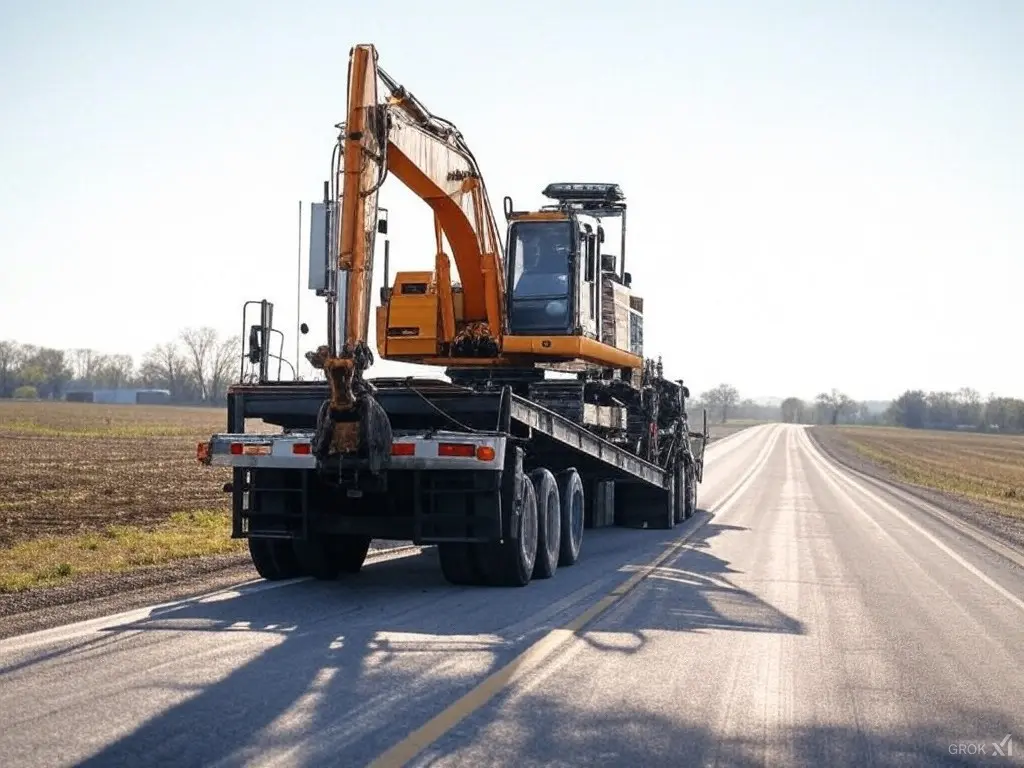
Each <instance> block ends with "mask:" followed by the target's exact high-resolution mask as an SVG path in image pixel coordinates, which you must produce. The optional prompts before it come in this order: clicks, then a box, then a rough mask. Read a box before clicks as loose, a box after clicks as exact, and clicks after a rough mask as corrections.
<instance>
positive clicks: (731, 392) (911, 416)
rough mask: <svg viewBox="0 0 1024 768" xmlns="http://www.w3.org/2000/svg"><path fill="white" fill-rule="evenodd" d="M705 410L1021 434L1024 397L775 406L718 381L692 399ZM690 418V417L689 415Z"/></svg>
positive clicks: (796, 401)
mask: <svg viewBox="0 0 1024 768" xmlns="http://www.w3.org/2000/svg"><path fill="white" fill-rule="evenodd" d="M701 408H707V410H708V418H709V420H717V421H718V422H719V423H725V422H727V421H728V420H729V419H730V418H731V419H756V420H759V421H782V422H786V423H790V424H878V425H888V426H900V427H910V428H913V429H946V430H970V431H976V432H1007V433H1024V400H1021V399H1018V398H1013V397H1000V396H997V395H994V394H993V395H989V396H988V397H987V398H983V397H982V396H981V394H980V393H979V392H977V390H974V389H970V388H966V387H965V388H963V389H960V390H959V391H957V392H925V391H924V390H920V389H914V390H907V391H905V392H904V393H903V394H901V395H900V396H899V397H897V398H896V399H895V400H892V401H888V402H881V401H873V402H872V401H866V402H858V401H856V400H854V399H853V398H852V397H850V396H849V395H847V394H846V393H845V392H842V391H840V390H838V389H832V390H831V391H829V392H822V393H820V394H818V395H817V397H815V398H814V399H813V400H804V399H801V398H799V397H787V398H786V399H784V400H782V401H781V402H780V403H778V404H777V405H774V404H765V403H758V402H755V401H753V400H750V399H741V398H740V394H739V392H738V391H737V389H736V388H735V387H733V386H731V385H729V384H719V385H718V386H717V387H715V388H714V389H710V390H708V391H706V392H704V393H702V394H701V395H700V397H699V398H698V399H697V400H695V401H692V402H691V405H690V406H689V408H688V409H689V411H690V413H691V414H694V413H699V412H700V409H701ZM691 418H692V415H691Z"/></svg>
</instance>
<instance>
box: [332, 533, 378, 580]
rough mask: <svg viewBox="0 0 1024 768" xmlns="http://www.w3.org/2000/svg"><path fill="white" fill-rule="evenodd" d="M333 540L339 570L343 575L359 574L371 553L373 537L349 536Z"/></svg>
mask: <svg viewBox="0 0 1024 768" xmlns="http://www.w3.org/2000/svg"><path fill="white" fill-rule="evenodd" d="M333 539H334V540H333V542H332V547H331V549H332V550H333V555H334V558H335V560H336V561H337V563H338V570H339V571H341V572H342V573H359V571H361V570H362V568H363V563H365V562H366V555H367V553H368V552H369V551H370V541H371V540H372V539H371V537H369V536H353V535H350V534H348V535H342V536H337V537H333Z"/></svg>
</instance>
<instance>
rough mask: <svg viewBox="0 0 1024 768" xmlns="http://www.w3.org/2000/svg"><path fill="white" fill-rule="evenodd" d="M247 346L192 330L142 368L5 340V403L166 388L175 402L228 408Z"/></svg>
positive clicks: (156, 350)
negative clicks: (229, 392)
mask: <svg viewBox="0 0 1024 768" xmlns="http://www.w3.org/2000/svg"><path fill="white" fill-rule="evenodd" d="M240 365H241V344H240V342H239V339H238V338H237V337H236V336H232V337H228V338H221V337H220V336H219V335H218V334H217V332H216V331H215V330H214V329H212V328H208V327H203V328H186V329H185V330H183V331H182V332H181V333H180V334H179V335H178V337H177V338H175V339H172V340H170V341H166V342H163V343H161V344H157V345H155V346H154V347H153V348H152V349H150V350H149V351H148V352H146V354H145V355H143V356H142V359H141V360H140V361H139V363H138V365H136V361H135V359H134V358H133V357H132V356H131V355H127V354H104V353H102V352H97V351H96V350H94V349H58V348H55V347H40V346H35V345H33V344H19V343H18V342H16V341H0V398H10V397H18V398H29V399H31V398H37V397H38V398H42V399H44V400H59V399H61V398H63V397H64V396H65V395H66V394H67V393H68V392H69V391H75V390H96V389H121V388H134V387H139V388H146V389H166V390H167V391H168V392H170V395H171V400H172V402H175V403H193V404H201V403H218V404H219V403H222V402H223V401H224V399H225V397H226V394H227V388H228V385H229V384H231V383H232V382H233V381H234V380H235V379H237V378H238V371H239V367H240Z"/></svg>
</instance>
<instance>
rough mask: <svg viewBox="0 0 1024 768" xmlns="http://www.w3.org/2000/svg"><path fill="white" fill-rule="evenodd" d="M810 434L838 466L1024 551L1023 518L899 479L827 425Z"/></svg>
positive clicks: (817, 445) (811, 428)
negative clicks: (899, 492) (882, 484)
mask: <svg viewBox="0 0 1024 768" xmlns="http://www.w3.org/2000/svg"><path fill="white" fill-rule="evenodd" d="M807 436H808V438H809V439H810V441H811V443H813V444H814V446H815V447H816V448H818V450H820V451H821V452H822V453H823V454H825V455H826V456H827V457H828V458H830V459H832V460H833V461H834V462H835V463H836V464H838V465H839V466H841V467H845V468H846V469H850V470H853V471H855V472H860V473H862V474H864V475H867V476H868V477H870V478H873V479H874V480H877V481H879V482H881V483H884V484H886V485H889V486H891V487H893V488H897V489H899V490H901V491H903V492H905V493H907V494H909V495H910V496H912V497H914V498H915V499H918V500H920V501H923V502H926V503H929V504H934V505H935V506H937V507H939V508H940V509H942V510H944V511H946V512H948V513H950V514H951V515H954V516H955V517H957V518H958V519H959V520H960V521H962V522H964V523H967V524H968V525H970V526H973V527H974V528H977V529H979V530H980V531H982V532H983V533H985V534H987V535H989V536H991V537H993V538H995V539H997V540H998V541H999V542H1001V543H1003V544H1005V545H1007V546H1010V547H1012V548H1013V549H1015V550H1017V551H1020V552H1024V521H1018V520H1015V519H1013V518H1010V517H1007V516H1006V515H1003V514H1000V513H999V512H997V511H995V510H993V509H990V508H988V507H986V506H985V505H983V504H979V503H977V502H975V501H972V500H968V499H965V498H964V497H962V496H959V495H957V494H954V493H950V492H947V491H940V490H937V489H934V488H927V487H924V486H920V485H914V484H912V483H907V482H905V481H903V480H900V479H899V478H897V477H895V476H894V475H893V473H892V472H890V471H888V470H887V469H885V468H884V467H882V466H879V465H878V464H875V463H874V462H872V461H871V460H869V459H867V458H865V457H864V456H862V455H861V454H859V453H857V451H856V450H855V449H854V448H853V447H852V446H851V445H850V444H849V443H847V442H846V441H845V440H844V439H843V438H842V436H841V435H838V434H836V433H835V432H832V431H830V430H829V429H828V428H827V427H809V428H808V429H807Z"/></svg>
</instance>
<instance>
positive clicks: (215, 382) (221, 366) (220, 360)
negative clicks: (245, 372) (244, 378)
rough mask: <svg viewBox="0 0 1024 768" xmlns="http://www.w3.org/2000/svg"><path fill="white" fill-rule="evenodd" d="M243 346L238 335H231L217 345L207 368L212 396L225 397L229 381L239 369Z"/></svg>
mask: <svg viewBox="0 0 1024 768" xmlns="http://www.w3.org/2000/svg"><path fill="white" fill-rule="evenodd" d="M241 355H242V347H241V344H240V343H239V340H238V337H237V336H229V337H228V338H226V339H224V340H223V341H222V342H220V344H218V345H217V347H216V349H215V350H214V352H213V354H212V355H211V356H210V363H209V368H208V370H207V382H208V387H207V392H208V393H209V395H210V397H211V398H213V399H215V400H220V399H221V398H223V397H224V394H225V392H226V391H227V388H228V383H229V382H230V381H231V380H232V378H231V377H232V376H234V375H235V373H236V372H237V371H239V370H241V369H240V368H239V360H240V359H241Z"/></svg>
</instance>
